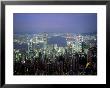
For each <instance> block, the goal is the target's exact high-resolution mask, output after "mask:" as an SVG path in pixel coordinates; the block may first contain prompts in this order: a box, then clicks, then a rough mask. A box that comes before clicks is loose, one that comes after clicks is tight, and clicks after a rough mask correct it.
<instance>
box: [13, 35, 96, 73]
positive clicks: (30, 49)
mask: <svg viewBox="0 0 110 88" xmlns="http://www.w3.org/2000/svg"><path fill="white" fill-rule="evenodd" d="M19 36H20V35H18V38H15V39H14V44H15V43H16V44H18V45H17V46H18V48H16V46H14V62H15V63H17V62H19V63H21V64H26V61H30V63H34V65H33V68H31V69H34V71H33V72H31V73H30V74H32V73H33V74H34V75H35V74H37V75H56V74H58V75H65V74H68V75H69V74H70V73H71V74H73V75H74V74H79V75H80V74H87V71H85V68H87V67H88V66H89V64H92V63H95V64H94V65H95V66H94V68H95V73H94V74H96V63H97V45H96V44H97V39H96V35H93V34H92V35H81V34H80V35H76V34H72V33H61V34H59V35H57V34H53V35H52V34H51V35H50V34H47V33H40V34H34V35H33V36H30V35H24V36H22V37H19ZM56 36H58V37H62V38H64V39H65V41H66V45H65V46H59V45H58V44H57V43H54V44H48V39H51V37H56ZM22 38H23V39H22ZM59 42H60V41H59ZM23 44H25V45H24V47H22V45H23ZM20 46H21V47H20ZM35 62H36V63H35ZM38 62H39V63H42V64H39V63H38ZM48 63H50V64H48ZM87 63H88V64H87ZM38 64H39V65H38ZM31 65H32V64H31ZM87 65H88V66H87ZM36 66H37V67H36ZM42 66H44V68H45V67H46V68H45V69H41V68H40V67H42ZM48 66H50V67H52V68H50V67H48ZM15 68H16V69H15V74H19V72H18V73H17V66H16V67H15ZM18 68H19V67H18ZM19 69H20V68H19ZM22 69H23V68H22ZM24 69H25V71H27V66H24ZM49 69H50V70H49ZM55 69H56V70H55ZM92 69H93V68H92ZM80 70H81V71H80ZM86 70H87V69H86ZM28 71H29V67H28ZM81 72H82V73H81ZM92 72H93V71H92ZM25 73H26V74H28V72H24V73H21V74H25ZM90 74H91V73H90Z"/></svg>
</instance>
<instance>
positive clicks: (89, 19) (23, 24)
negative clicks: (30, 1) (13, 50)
mask: <svg viewBox="0 0 110 88" xmlns="http://www.w3.org/2000/svg"><path fill="white" fill-rule="evenodd" d="M13 22H14V23H13V28H14V33H16V34H18V33H19V34H20V33H39V32H47V33H48V32H56V33H59V32H60V33H61V32H63V33H66V32H68V33H69V32H71V33H93V32H94V33H96V32H97V14H96V13H14V14H13Z"/></svg>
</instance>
